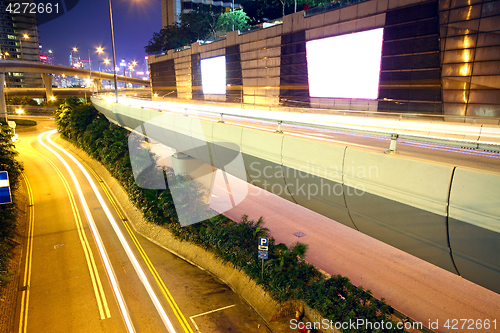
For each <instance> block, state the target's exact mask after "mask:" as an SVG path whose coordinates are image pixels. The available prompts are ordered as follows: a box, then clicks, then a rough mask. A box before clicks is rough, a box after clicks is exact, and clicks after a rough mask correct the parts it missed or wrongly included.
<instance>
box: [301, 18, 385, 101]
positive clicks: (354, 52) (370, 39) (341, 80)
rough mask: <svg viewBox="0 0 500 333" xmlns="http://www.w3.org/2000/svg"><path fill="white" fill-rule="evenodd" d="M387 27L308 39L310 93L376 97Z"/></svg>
mask: <svg viewBox="0 0 500 333" xmlns="http://www.w3.org/2000/svg"><path fill="white" fill-rule="evenodd" d="M383 35H384V29H383V28H380V29H374V30H368V31H363V32H356V33H352V34H346V35H341V36H334V37H328V38H323V39H316V40H311V41H308V42H306V54H307V71H308V77H309V96H311V97H334V98H360V99H377V97H378V84H379V76H380V61H381V58H382V41H383Z"/></svg>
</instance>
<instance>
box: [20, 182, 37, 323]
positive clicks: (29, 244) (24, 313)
mask: <svg viewBox="0 0 500 333" xmlns="http://www.w3.org/2000/svg"><path fill="white" fill-rule="evenodd" d="M21 176H22V177H23V180H24V183H25V184H26V189H27V191H28V202H29V222H28V239H27V241H26V267H25V269H24V280H23V286H25V287H26V289H25V290H23V292H22V295H21V320H20V321H19V333H24V332H27V330H28V305H29V294H30V283H31V260H32V258H33V230H34V227H35V208H34V206H33V204H34V201H33V191H32V190H31V185H30V182H29V181H28V178H27V177H26V175H25V174H24V173H21Z"/></svg>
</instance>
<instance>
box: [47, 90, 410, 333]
mask: <svg viewBox="0 0 500 333" xmlns="http://www.w3.org/2000/svg"><path fill="white" fill-rule="evenodd" d="M55 116H56V123H57V126H58V128H59V130H60V132H61V134H62V136H63V137H65V138H66V139H68V140H69V141H71V142H72V143H74V144H75V145H76V146H78V147H79V148H81V149H83V150H84V151H86V152H87V153H88V154H89V155H90V156H91V157H93V158H95V159H96V160H98V161H100V162H101V163H102V164H103V165H104V166H105V167H106V168H107V169H108V170H109V171H110V173H111V174H112V175H113V176H114V177H115V178H116V179H118V180H119V181H120V182H121V184H122V185H123V186H124V188H125V189H126V191H127V192H128V195H129V198H130V200H131V201H132V202H133V204H134V205H135V206H136V207H137V208H138V209H140V210H141V211H142V213H143V215H144V218H145V219H146V220H147V221H148V222H151V223H155V224H159V225H162V226H164V227H165V228H167V229H169V230H170V231H171V232H172V233H173V234H174V235H175V236H176V237H177V238H179V239H181V240H185V241H190V242H192V243H194V244H197V245H200V246H202V247H203V248H205V249H206V250H208V251H212V252H213V253H214V254H215V255H216V256H217V257H219V258H220V259H221V260H223V261H224V262H230V263H231V264H233V265H234V266H235V267H236V268H238V269H239V270H243V271H244V272H245V273H246V274H248V275H249V276H250V277H251V278H253V279H254V280H255V281H256V282H257V283H259V284H261V285H262V286H263V287H264V289H266V290H267V291H268V292H269V293H270V294H271V295H272V297H273V298H275V299H276V300H277V301H280V302H284V301H288V300H292V299H303V300H304V301H305V302H306V304H308V305H309V306H310V307H312V308H314V309H316V310H318V311H319V312H320V313H321V315H322V316H323V317H324V318H327V319H329V320H331V321H333V322H349V321H350V320H351V321H356V320H357V319H364V320H365V321H368V322H372V323H375V322H378V323H380V322H382V321H383V322H384V323H387V322H389V321H390V320H391V314H392V312H393V309H392V308H391V307H390V306H388V305H387V304H386V303H385V301H384V300H383V299H382V300H381V301H380V300H377V299H374V298H373V297H372V296H371V293H370V291H366V290H364V289H363V288H362V287H356V286H354V285H353V284H352V283H351V282H350V281H349V279H347V278H345V277H342V276H340V275H338V276H332V277H331V278H328V279H327V278H325V277H324V276H323V275H322V274H321V273H320V272H319V271H318V270H317V269H316V268H315V267H314V266H312V265H310V264H308V263H307V262H306V261H305V260H304V254H305V252H306V250H307V246H306V245H304V244H300V243H296V244H294V245H293V246H292V247H291V248H289V247H287V246H286V245H285V244H275V241H274V239H273V238H271V237H270V233H269V231H268V230H267V229H266V228H264V227H263V226H262V224H263V219H262V218H260V219H259V220H258V221H256V222H255V221H249V220H248V218H247V216H243V217H242V220H241V222H239V223H237V222H234V221H231V220H229V219H227V218H226V217H224V216H222V215H218V216H216V217H213V218H210V219H208V220H205V221H203V222H200V223H197V224H194V225H189V226H186V227H181V226H180V224H179V222H178V219H177V215H176V211H175V207H174V203H173V199H172V196H171V195H170V192H169V190H168V189H167V190H145V189H142V188H139V187H138V186H137V185H136V184H135V181H134V176H133V173H132V168H131V164H130V156H129V152H128V134H129V133H128V132H127V131H126V130H125V129H123V128H120V127H118V126H115V125H113V124H110V123H109V122H108V121H107V119H106V118H105V117H104V116H103V115H101V114H99V113H98V112H97V110H96V109H95V108H94V107H93V106H92V105H90V104H81V103H79V102H78V100H77V99H75V98H70V99H68V100H67V102H66V104H65V105H61V106H60V107H59V109H58V110H57V111H56V114H55ZM168 172H171V171H168V170H167V173H168ZM258 237H269V238H270V247H269V260H268V261H267V262H266V265H265V269H264V277H263V278H262V277H261V262H260V260H258V259H257V239H258ZM387 326H388V325H386V326H385V327H386V329H379V330H377V329H373V330H370V329H367V330H366V329H363V331H364V332H403V330H398V329H396V324H395V323H393V325H392V326H393V328H392V329H388V328H387ZM343 331H344V332H358V331H359V330H358V329H346V330H343Z"/></svg>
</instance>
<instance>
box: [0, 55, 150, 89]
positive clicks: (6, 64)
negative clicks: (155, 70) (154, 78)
mask: <svg viewBox="0 0 500 333" xmlns="http://www.w3.org/2000/svg"><path fill="white" fill-rule="evenodd" d="M0 73H45V74H60V75H70V76H81V77H88V76H89V71H88V70H85V69H79V68H74V67H68V66H60V65H50V64H44V63H41V62H36V61H25V60H0ZM91 75H92V78H94V79H99V80H108V81H113V80H114V75H113V74H109V73H102V72H96V71H91ZM116 79H117V80H118V82H126V83H132V84H137V85H142V86H147V87H148V86H149V84H150V83H149V81H144V80H142V79H139V78H133V77H128V76H123V75H117V76H116Z"/></svg>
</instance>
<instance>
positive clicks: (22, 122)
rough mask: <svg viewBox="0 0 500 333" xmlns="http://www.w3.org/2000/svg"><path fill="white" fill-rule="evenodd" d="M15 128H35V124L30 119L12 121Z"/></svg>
mask: <svg viewBox="0 0 500 333" xmlns="http://www.w3.org/2000/svg"><path fill="white" fill-rule="evenodd" d="M13 120H14V121H15V122H16V125H17V126H35V125H36V124H37V123H36V121H34V120H30V119H13Z"/></svg>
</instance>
